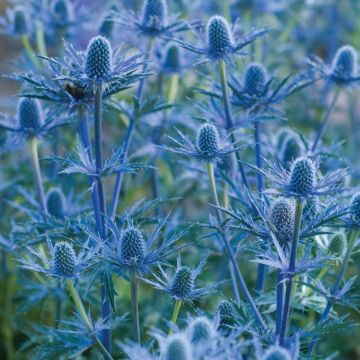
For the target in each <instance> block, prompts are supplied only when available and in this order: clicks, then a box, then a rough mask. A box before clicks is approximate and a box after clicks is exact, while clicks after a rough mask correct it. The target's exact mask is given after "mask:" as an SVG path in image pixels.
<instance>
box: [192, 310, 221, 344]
mask: <svg viewBox="0 0 360 360" xmlns="http://www.w3.org/2000/svg"><path fill="white" fill-rule="evenodd" d="M187 332H188V333H189V336H190V340H191V343H193V344H196V345H198V344H202V343H206V342H208V341H211V340H212V339H213V338H214V336H215V334H216V332H215V329H214V326H213V324H212V323H211V322H210V320H209V319H208V318H206V317H204V316H200V317H197V318H195V319H193V320H192V321H191V322H190V323H189V325H188V327H187Z"/></svg>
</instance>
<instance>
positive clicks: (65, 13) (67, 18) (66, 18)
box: [53, 0, 75, 26]
mask: <svg viewBox="0 0 360 360" xmlns="http://www.w3.org/2000/svg"><path fill="white" fill-rule="evenodd" d="M53 15H54V17H55V20H56V21H57V22H58V24H59V25H60V26H65V25H66V24H68V23H70V22H72V21H74V20H75V14H74V7H73V4H72V2H71V1H68V0H57V1H55V2H54V3H53Z"/></svg>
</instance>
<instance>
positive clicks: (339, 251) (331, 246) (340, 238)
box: [327, 232, 347, 259]
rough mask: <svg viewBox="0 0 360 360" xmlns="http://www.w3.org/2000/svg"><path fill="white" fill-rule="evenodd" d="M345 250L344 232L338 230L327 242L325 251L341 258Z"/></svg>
mask: <svg viewBox="0 0 360 360" xmlns="http://www.w3.org/2000/svg"><path fill="white" fill-rule="evenodd" d="M346 250H347V241H346V236H345V234H344V233H342V232H339V233H336V234H335V235H333V236H332V237H331V239H330V241H329V243H328V246H327V251H328V253H329V255H333V256H335V257H336V258H338V259H342V258H343V257H344V255H345V253H346Z"/></svg>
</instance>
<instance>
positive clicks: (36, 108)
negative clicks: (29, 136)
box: [18, 98, 43, 132]
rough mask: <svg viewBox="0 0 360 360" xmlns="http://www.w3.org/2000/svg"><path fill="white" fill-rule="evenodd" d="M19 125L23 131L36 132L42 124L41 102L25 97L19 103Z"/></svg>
mask: <svg viewBox="0 0 360 360" xmlns="http://www.w3.org/2000/svg"><path fill="white" fill-rule="evenodd" d="M18 119H19V126H20V128H21V130H23V131H30V132H36V131H37V130H38V129H40V127H41V126H42V122H43V119H42V110H41V106H40V102H39V101H38V100H35V99H30V98H23V99H20V101H19V104H18Z"/></svg>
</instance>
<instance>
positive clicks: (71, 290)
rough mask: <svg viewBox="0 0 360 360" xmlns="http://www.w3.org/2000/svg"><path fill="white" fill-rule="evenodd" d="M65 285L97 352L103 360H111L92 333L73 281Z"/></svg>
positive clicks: (92, 329) (92, 330)
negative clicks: (100, 353)
mask: <svg viewBox="0 0 360 360" xmlns="http://www.w3.org/2000/svg"><path fill="white" fill-rule="evenodd" d="M66 284H67V288H68V290H69V293H70V296H71V297H72V299H73V301H74V304H75V307H76V309H77V311H78V312H79V315H80V317H81V319H82V321H83V322H84V325H85V326H86V327H87V329H88V330H89V331H90V332H91V334H92V336H93V337H94V339H95V342H96V345H97V346H98V348H99V350H100V351H101V352H102V354H103V355H104V357H105V359H107V360H113V358H112V356H111V355H110V354H109V352H108V351H107V350H106V349H105V347H104V345H103V344H102V343H101V341H100V340H99V338H98V337H97V335H96V333H95V332H94V328H93V325H92V323H91V321H90V319H89V317H88V315H87V313H86V310H85V307H84V304H83V302H82V300H81V298H80V296H79V294H78V292H77V291H76V289H75V286H74V283H73V281H72V280H67V282H66Z"/></svg>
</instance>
